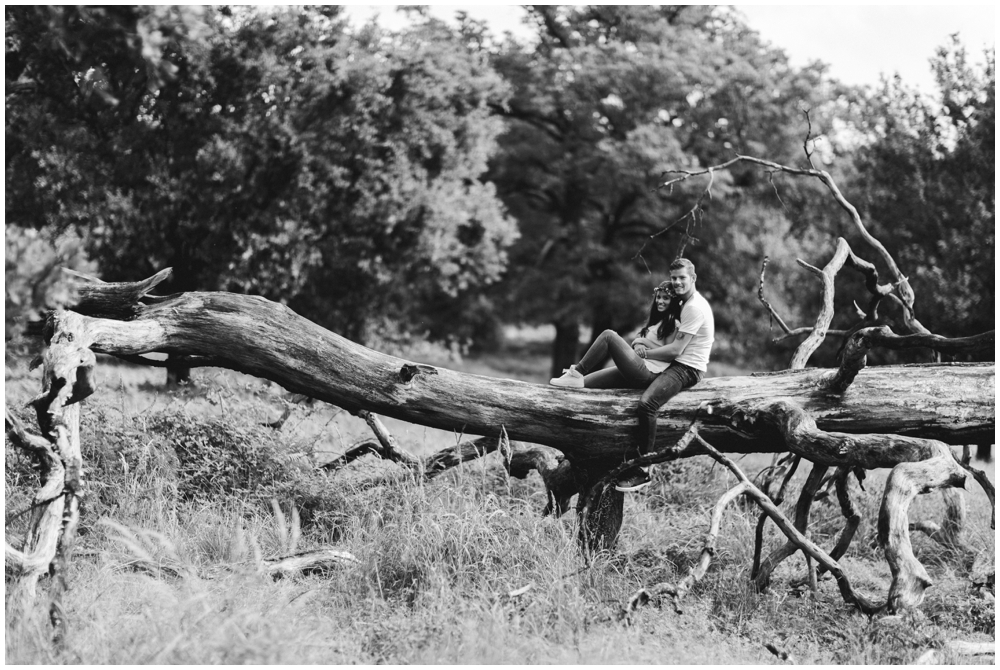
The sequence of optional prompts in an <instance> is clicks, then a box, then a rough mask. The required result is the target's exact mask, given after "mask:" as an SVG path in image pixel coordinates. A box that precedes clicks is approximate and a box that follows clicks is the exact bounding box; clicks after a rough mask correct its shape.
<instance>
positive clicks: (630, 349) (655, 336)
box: [549, 281, 680, 389]
mask: <svg viewBox="0 0 1000 670" xmlns="http://www.w3.org/2000/svg"><path fill="white" fill-rule="evenodd" d="M673 298H674V292H673V290H672V289H671V287H670V282H669V281H665V282H662V283H661V284H660V285H659V286H657V287H656V288H655V289H653V303H652V304H651V305H650V306H649V318H648V319H647V320H646V325H645V327H644V328H643V329H642V330H640V331H639V335H638V336H637V337H636V338H635V339H633V340H632V343H631V344H629V343H627V342H626V341H625V340H624V339H623V338H622V337H621V336H620V335H619V334H618V333H616V332H615V331H613V330H606V331H604V332H603V333H601V334H600V336H599V337H598V338H597V339H596V340H595V341H594V343H593V344H592V345H590V349H589V350H587V353H586V354H584V356H583V358H582V359H580V362H579V363H578V364H576V365H571V366H570V367H569V369H568V370H566V371H565V374H563V376H562V377H557V378H553V379H551V380H549V384H551V385H552V386H561V387H564V388H588V389H628V388H630V389H644V388H646V387H648V386H649V385H650V383H652V381H653V380H654V379H655V378H656V376H657V375H658V374H659V373H661V372H663V371H664V370H666V369H667V367H669V363H667V362H665V361H656V360H651V359H648V358H646V357H645V356H646V352H647V351H648V350H650V349H655V348H657V347H662V346H663V345H665V344H669V343H670V342H673V341H674V339H675V338H676V337H677V320H678V319H679V318H680V306H679V305H677V304H676V301H675V300H673ZM608 355H610V356H611V360H612V361H614V366H613V367H609V368H605V369H603V370H601V369H599V368H600V366H601V365H602V364H603V363H604V361H605V360H606V359H607V357H608ZM588 370H594V372H591V373H589V374H588V373H587V371H588Z"/></svg>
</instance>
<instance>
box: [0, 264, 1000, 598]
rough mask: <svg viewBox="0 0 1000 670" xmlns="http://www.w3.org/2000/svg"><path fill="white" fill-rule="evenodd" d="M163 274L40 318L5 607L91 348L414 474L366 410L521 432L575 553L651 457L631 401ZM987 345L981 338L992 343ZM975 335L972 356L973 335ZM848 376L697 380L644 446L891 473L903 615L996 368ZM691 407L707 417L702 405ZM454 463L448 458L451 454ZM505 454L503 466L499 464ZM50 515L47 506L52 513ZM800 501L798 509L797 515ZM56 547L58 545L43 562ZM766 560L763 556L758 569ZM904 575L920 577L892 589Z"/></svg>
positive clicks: (22, 581)
mask: <svg viewBox="0 0 1000 670" xmlns="http://www.w3.org/2000/svg"><path fill="white" fill-rule="evenodd" d="M167 274H168V271H164V272H161V273H159V274H158V275H156V276H155V277H152V278H150V279H148V280H146V281H144V282H140V283H138V284H105V283H102V282H97V281H90V282H88V283H85V284H83V286H82V287H81V290H80V293H81V300H80V302H79V303H78V304H77V305H76V306H75V307H74V308H73V309H72V310H60V311H57V312H55V313H54V314H52V315H51V316H50V318H49V321H48V324H47V326H46V333H45V337H46V343H47V344H48V348H47V350H46V352H45V355H44V359H43V362H44V365H45V372H44V376H43V390H42V393H41V394H39V396H38V397H37V398H35V399H34V400H33V401H32V404H33V406H34V407H35V409H36V412H37V414H38V420H39V426H40V428H41V431H42V436H41V437H40V438H39V437H37V436H36V437H34V438H29V439H27V442H30V443H31V444H34V442H36V441H38V440H41V441H43V442H46V443H47V444H48V445H51V446H50V447H49V448H50V450H51V451H52V452H53V453H55V454H57V455H58V460H59V463H60V464H61V466H62V467H63V468H64V470H65V473H63V474H60V473H58V472H57V471H58V467H57V466H56V465H52V466H51V467H50V468H49V470H48V472H46V473H44V474H45V477H46V480H45V487H44V488H46V490H48V489H55V491H56V492H55V493H54V494H53V497H52V498H51V499H50V500H47V501H42V502H45V505H40V509H43V510H47V511H44V512H40V513H39V519H40V520H41V519H42V517H44V516H45V514H49V516H54V519H55V522H45V524H46V525H45V526H44V531H43V530H39V529H40V528H41V526H38V527H37V528H35V530H34V531H33V532H35V533H43V534H44V535H45V537H44V538H43V539H44V541H41V540H31V542H29V545H28V546H26V549H25V550H23V551H19V550H14V549H13V548H11V547H8V548H7V560H8V563H11V564H13V565H14V566H15V567H18V568H19V569H20V571H21V575H20V577H19V579H18V580H17V581H16V582H15V588H14V589H13V590H12V592H14V593H17V594H21V595H19V596H18V597H19V598H21V600H22V601H26V600H28V599H30V597H31V596H32V595H33V593H34V584H35V582H37V579H38V578H39V576H40V575H41V573H40V572H38V571H37V570H32V569H30V566H34V565H38V564H41V565H46V566H47V565H49V564H51V563H52V561H54V560H55V561H59V560H61V561H65V560H67V558H68V555H69V551H70V550H71V549H72V537H73V528H75V523H76V505H77V495H76V491H77V490H78V487H79V480H80V477H81V461H80V458H79V430H78V423H77V422H78V415H77V414H76V412H77V407H78V405H76V404H75V403H78V402H79V401H80V400H82V399H84V398H85V397H87V395H89V394H90V393H92V392H93V389H94V384H93V382H92V374H93V365H94V352H97V353H104V354H111V355H115V356H120V357H124V358H129V359H130V360H135V359H136V358H135V357H137V356H141V355H142V354H145V353H151V352H163V353H168V354H171V355H174V356H183V357H184V358H185V362H186V363H187V364H189V365H191V366H192V367H194V366H206V365H207V366H217V367H224V368H228V369H232V370H237V371H240V372H244V373H247V374H251V375H254V376H257V377H261V378H264V379H269V380H271V381H274V382H277V383H279V384H281V385H282V386H284V387H285V388H286V389H288V390H289V391H292V392H294V393H301V394H303V395H306V396H309V397H312V398H317V399H320V400H323V401H326V402H329V403H331V404H334V405H337V406H339V407H342V408H344V409H346V410H348V411H350V412H352V413H354V414H357V415H360V416H364V417H366V418H367V419H368V420H369V423H370V425H372V427H373V430H375V432H376V435H377V436H378V438H379V446H380V448H381V450H382V451H383V452H384V453H385V454H388V455H390V457H392V458H393V459H394V460H398V461H400V462H402V463H404V464H405V465H407V466H409V467H423V464H422V463H417V462H416V461H414V460H413V457H412V456H409V455H408V454H406V453H405V450H401V449H399V447H398V445H394V444H393V440H392V439H391V436H388V435H387V434H379V433H380V431H379V429H378V424H377V417H376V416H375V415H373V414H372V412H378V413H381V414H385V415H387V416H392V417H395V418H398V419H402V420H405V421H409V422H412V423H417V424H420V425H424V426H430V427H434V428H441V429H446V430H452V431H455V432H457V433H460V434H465V435H482V436H484V437H485V438H486V439H487V440H494V441H496V440H500V442H498V445H499V444H502V441H503V440H520V441H524V442H530V443H537V444H541V445H546V446H549V447H553V448H555V449H558V450H559V451H561V452H562V453H563V455H564V456H565V460H566V465H565V467H566V468H568V469H569V470H570V471H571V472H570V473H569V474H567V473H566V472H565V468H564V472H563V473H562V475H563V476H562V477H561V481H562V483H563V484H564V488H562V489H560V490H558V491H552V490H551V489H550V496H551V497H550V505H551V506H552V507H553V508H555V509H556V510H559V509H562V508H564V507H565V503H566V501H568V497H570V496H571V495H573V493H575V492H580V493H581V495H580V497H579V503H578V509H579V510H580V511H581V538H582V539H583V541H584V545H585V548H586V549H587V550H591V549H599V548H601V547H610V546H612V545H613V544H614V542H615V539H616V536H617V532H618V529H619V527H620V525H621V516H622V495H621V494H620V493H618V492H616V491H614V490H613V489H608V487H607V486H605V485H603V484H602V482H605V483H606V482H607V479H606V476H607V475H608V472H609V471H611V470H614V469H615V468H618V469H619V470H620V469H621V467H623V466H622V464H623V463H624V462H625V461H628V460H629V459H633V460H634V461H635V462H654V461H651V460H649V458H650V457H649V456H646V457H641V458H638V459H635V458H634V457H635V456H637V454H636V452H635V450H634V447H633V444H634V440H635V431H636V427H637V421H636V418H635V413H634V412H635V406H636V398H637V394H636V392H634V391H595V390H589V391H586V390H580V391H568V390H563V389H554V388H550V387H546V386H541V385H538V384H529V383H525V382H521V381H516V380H510V379H495V378H488V377H482V376H478V375H470V374H462V373H458V372H454V371H451V370H447V369H443V368H437V367H433V366H429V365H423V364H419V363H413V362H409V361H405V360H401V359H398V358H394V357H392V356H387V355H385V354H381V353H378V352H376V351H372V350H371V349H367V348H365V347H363V346H361V345H358V344H355V343H353V342H351V341H349V340H347V339H345V338H343V337H340V336H338V335H336V334H334V333H331V332H329V331H327V330H325V329H323V328H321V327H319V326H317V325H316V324H314V323H312V322H310V321H308V320H307V319H304V318H302V317H300V316H298V315H297V314H295V313H294V312H293V311H291V310H290V309H288V308H287V307H285V306H283V305H280V304H277V303H273V302H270V301H268V300H265V299H263V298H260V297H255V296H244V295H235V294H230V293H221V292H217V293H182V294H177V295H173V296H166V297H153V296H149V295H147V293H148V291H149V290H150V289H151V288H152V287H154V286H155V285H156V284H157V283H158V282H159V281H162V280H163V279H164V278H166V276H167ZM140 299H144V300H145V302H140ZM123 319H124V320H123ZM884 335H885V334H884V333H883V334H882V336H884ZM988 341H989V342H992V333H990V334H989V338H988ZM977 342H978V344H977V346H980V345H981V343H982V340H978V341H977ZM856 367H857V368H858V369H857V370H852V375H853V377H852V379H851V381H850V383H849V385H848V386H846V387H844V386H843V381H842V377H838V380H839V381H838V384H839V386H838V388H837V389H833V388H832V387H831V386H830V382H831V380H832V379H833V378H834V377H835V376H836V373H835V372H834V371H831V370H815V369H814V370H796V371H790V372H784V373H770V374H763V375H755V376H748V377H728V378H718V379H708V380H705V381H704V382H702V383H701V384H699V385H698V386H697V387H695V388H694V389H691V390H688V391H685V392H683V393H681V394H680V395H678V396H677V397H676V398H675V399H673V400H672V401H671V403H670V405H669V407H668V408H667V409H666V411H665V412H663V414H662V417H661V422H660V426H661V428H660V431H659V433H658V441H657V448H658V452H657V453H660V452H662V451H664V450H666V451H670V447H669V446H668V445H673V444H674V443H675V442H677V441H678V440H679V439H680V438H681V437H682V436H684V435H685V433H686V432H687V431H688V429H689V428H690V426H691V424H692V422H693V421H694V420H696V419H697V420H698V421H699V429H698V432H699V440H700V439H704V440H707V441H708V442H710V443H711V444H712V445H714V448H715V449H718V450H719V451H720V452H737V453H746V452H764V453H780V452H786V451H791V452H793V453H795V454H796V455H798V456H800V457H801V458H804V459H806V460H809V461H811V462H813V463H814V464H815V466H816V467H817V468H824V469H825V468H827V467H830V466H834V467H845V468H853V469H858V468H883V467H885V468H894V473H893V476H892V477H890V481H889V484H888V485H887V490H886V498H887V500H894V501H895V502H891V503H889V504H888V507H886V504H884V505H883V508H884V509H889V510H890V513H888V516H887V517H886V519H885V523H884V525H885V529H886V530H885V533H883V532H882V526H883V520H882V519H881V518H880V537H882V538H883V539H884V541H885V542H886V554H887V557H888V556H896V558H895V559H890V565H891V566H892V565H893V563H892V561H893V560H896V561H897V565H904V566H905V567H904V568H903V569H902V572H901V573H900V574H902V577H898V578H897V574H896V572H897V571H896V569H895V567H894V568H893V569H894V573H893V574H894V582H893V589H891V590H890V597H889V601H890V603H893V602H894V603H896V604H897V605H898V606H913V605H915V604H916V603H917V602H919V598H920V594H921V593H922V590H923V587H924V586H926V582H927V580H925V579H924V575H922V574H921V572H922V567H919V563H916V559H914V558H913V557H912V552H910V553H909V555H907V551H908V546H909V542H908V535H907V533H908V523H907V518H906V516H907V515H906V506H907V505H908V502H909V500H910V499H911V498H912V496H913V495H915V494H916V493H917V492H926V491H927V490H930V488H933V487H938V486H956V485H957V486H960V485H961V483H962V482H961V479H962V478H961V477H960V476H958V474H957V473H958V472H960V471H961V469H960V468H958V466H957V465H954V464H953V463H950V462H949V459H950V460H951V461H954V462H955V463H957V461H956V460H955V459H954V456H953V455H952V454H951V452H950V450H949V449H948V447H947V446H946V445H945V443H951V444H969V443H976V442H980V441H983V440H989V441H992V440H993V434H994V430H995V407H994V397H995V395H994V383H995V382H994V379H995V367H994V365H993V364H992V363H989V364H965V365H915V366H895V367H880V368H861V367H860V366H856ZM705 407H712V408H713V410H714V411H713V412H711V413H706V412H705V411H704V408H705ZM8 428H9V430H10V427H8ZM21 432H22V433H23V430H22V431H21ZM382 432H384V430H383V431H382ZM74 440H75V442H74ZM687 446H690V444H688V445H687ZM29 448H32V447H31V446H30V445H29ZM686 448H687V447H684V448H681V449H679V450H678V448H674V449H673V453H675V454H677V455H678V457H680V456H684V455H694V454H696V453H705V451H704V450H703V449H702V448H700V447H699V448H698V449H694V450H691V451H685V449H686ZM475 453H476V454H478V453H479V451H478V450H476V451H475ZM537 456H538V455H537V454H536V455H535V456H534V457H537ZM470 457H471V456H470ZM462 460H464V457H463V456H462V455H461V454H458V455H457V456H456V457H455V460H454V462H455V463H458V462H461V461H462ZM543 460H544V459H543ZM507 461H508V462H509V463H510V464H511V466H513V456H511V457H509V458H507ZM953 465H954V467H953ZM914 466H916V467H914ZM518 467H520V468H523V467H524V464H523V463H522V464H520V465H519V466H518ZM559 467H563V466H562V465H560V466H559ZM897 471H898V473H899V474H897ZM918 471H919V472H918ZM907 473H909V474H907ZM913 473H917V475H914V474H913ZM914 477H915V478H914ZM984 479H985V478H983V479H981V480H980V481H983V480H984ZM988 484H989V482H988V481H987V482H986V485H988ZM991 490H992V487H991V486H990V491H991ZM991 495H992V494H991ZM897 498H898V499H897ZM758 502H760V501H758ZM810 502H811V498H810ZM54 505H61V506H60V507H59V508H58V509H56V507H53V506H54ZM805 509H806V513H807V511H808V505H806V506H805ZM39 523H41V521H39ZM803 523H805V521H804V519H800V518H798V517H797V519H796V522H795V528H791V526H789V524H784V525H785V526H789V528H791V530H789V529H786V528H784V527H783V528H782V529H783V531H786V532H787V534H789V537H790V539H791V540H792V541H793V542H795V543H796V544H795V546H796V547H797V548H798V549H803V550H806V549H807V547H808V545H807V544H804V543H803V541H802V540H801V539H798V538H797V536H796V532H797V533H798V534H801V535H803V536H804V530H805V528H804V526H803V525H802V524H803ZM781 525H782V524H779V526H781ZM793 531H796V532H793ZM50 535H51V537H50ZM52 538H55V539H56V540H58V542H56V541H54V540H52ZM848 541H849V540H848ZM57 544H58V547H59V550H58V552H56V553H53V549H54V548H55V546H56V545H57ZM780 551H784V553H787V551H785V550H780ZM808 551H810V552H811V549H810V550H808ZM780 560H781V557H776V558H773V559H771V560H770V561H769V562H768V563H767V565H768V566H769V568H768V570H771V569H773V565H775V564H776V562H779V561H780ZM914 563H915V565H914ZM827 567H828V568H831V569H833V568H832V566H830V565H827ZM58 572H60V571H59V570H57V573H58ZM768 574H769V572H768ZM835 574H836V572H835ZM911 577H912V578H913V579H915V580H916V581H917V582H920V584H916V585H914V584H910V583H908V582H907V583H905V584H904V582H906V580H907V579H910V578H911ZM761 580H762V578H759V579H758V582H760V581H761ZM763 581H765V582H766V578H765V579H763ZM838 581H839V580H838ZM22 604H23V603H22Z"/></svg>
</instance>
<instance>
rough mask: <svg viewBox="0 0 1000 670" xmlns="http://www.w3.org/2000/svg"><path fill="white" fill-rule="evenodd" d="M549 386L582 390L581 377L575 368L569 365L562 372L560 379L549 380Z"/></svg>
mask: <svg viewBox="0 0 1000 670" xmlns="http://www.w3.org/2000/svg"><path fill="white" fill-rule="evenodd" d="M549 385H550V386H561V387H563V388H568V389H582V388H583V375H581V374H580V373H579V372H577V371H576V366H575V365H571V366H569V367H568V368H567V369H565V370H563V376H562V377H553V378H552V379H550V380H549Z"/></svg>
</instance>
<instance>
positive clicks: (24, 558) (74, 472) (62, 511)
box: [5, 311, 96, 641]
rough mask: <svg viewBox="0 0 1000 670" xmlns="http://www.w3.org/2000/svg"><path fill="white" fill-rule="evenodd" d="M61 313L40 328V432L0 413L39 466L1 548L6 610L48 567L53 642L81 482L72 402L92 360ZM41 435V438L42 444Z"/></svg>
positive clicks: (24, 604) (59, 625)
mask: <svg viewBox="0 0 1000 670" xmlns="http://www.w3.org/2000/svg"><path fill="white" fill-rule="evenodd" d="M67 314H69V313H68V312H64V311H60V312H56V313H55V314H53V315H52V316H51V317H50V319H49V322H48V324H47V326H46V331H47V339H48V347H47V348H46V350H45V353H44V355H43V359H42V360H43V374H42V392H41V393H40V394H39V395H38V396H36V397H35V398H34V399H33V400H32V401H31V405H32V406H33V407H34V408H35V413H36V415H37V417H38V424H39V426H40V428H41V430H42V437H36V436H29V434H28V433H27V431H25V430H24V429H23V427H19V424H18V422H17V420H16V418H14V417H13V415H11V414H10V413H9V412H7V413H6V418H5V423H6V424H7V426H8V427H9V432H11V434H12V435H14V436H15V437H16V439H15V441H16V442H20V443H21V444H23V445H27V446H28V448H29V449H31V450H32V451H33V453H35V455H36V456H38V457H39V458H40V461H41V462H42V464H43V466H42V471H43V472H42V474H43V485H42V487H41V489H40V490H39V491H38V492H37V493H36V496H35V502H34V509H33V512H32V516H31V520H30V522H29V527H28V532H27V535H26V536H25V539H24V545H23V548H22V549H21V550H19V551H18V550H13V548H11V547H5V561H6V562H8V563H10V564H12V565H13V566H16V571H17V574H16V576H15V577H14V579H13V580H12V583H11V586H10V589H9V591H8V593H7V606H8V610H7V612H8V616H10V617H11V618H12V619H13V620H18V619H19V618H20V617H21V616H22V615H23V613H24V612H26V611H27V609H28V608H29V607H30V606H31V604H32V603H33V602H34V600H35V594H36V587H37V584H38V580H39V579H40V578H41V577H42V575H44V574H46V573H48V574H49V575H50V576H51V577H52V588H51V590H50V593H49V600H50V605H49V617H50V619H51V621H52V623H53V626H54V633H55V639H56V640H57V641H58V640H61V639H62V637H63V635H64V633H65V626H64V619H63V615H62V594H63V593H64V591H65V590H66V588H67V584H66V571H67V568H68V561H69V559H70V556H71V554H72V551H73V546H74V544H75V540H76V528H77V523H78V520H79V494H80V491H81V488H82V486H83V457H82V455H81V452H80V406H79V404H78V403H79V401H80V400H83V399H84V398H86V397H87V396H88V395H90V394H91V393H92V392H93V390H94V383H93V378H92V373H93V367H94V364H95V361H96V359H95V356H94V353H93V352H92V351H91V350H90V349H89V348H88V343H87V342H85V341H80V340H79V339H77V338H76V337H75V336H74V333H73V332H72V331H70V330H67V329H65V328H63V327H62V326H63V325H64V323H63V321H64V319H63V317H64V316H65V315H67ZM43 441H44V442H47V443H48V444H47V445H45V446H43V444H42V442H43Z"/></svg>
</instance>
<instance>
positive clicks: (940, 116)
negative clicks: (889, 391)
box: [854, 38, 996, 336]
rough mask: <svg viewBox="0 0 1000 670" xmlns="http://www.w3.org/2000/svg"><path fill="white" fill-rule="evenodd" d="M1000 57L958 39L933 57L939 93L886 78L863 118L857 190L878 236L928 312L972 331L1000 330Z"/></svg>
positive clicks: (958, 329) (936, 324) (937, 322)
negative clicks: (999, 203)
mask: <svg viewBox="0 0 1000 670" xmlns="http://www.w3.org/2000/svg"><path fill="white" fill-rule="evenodd" d="M995 63H996V60H995V53H994V52H993V51H992V50H990V51H988V52H986V53H985V54H984V59H983V61H982V62H981V63H979V64H976V63H973V62H971V59H970V57H969V55H968V53H967V51H966V49H965V47H964V46H962V44H961V43H960V42H959V41H958V40H957V38H956V39H954V40H953V42H952V43H951V44H949V45H947V46H944V47H941V48H940V49H939V50H938V53H937V54H936V56H935V58H934V59H933V61H932V67H933V69H934V73H935V78H936V80H937V85H938V89H939V90H938V94H937V95H935V96H925V95H921V94H919V93H916V92H914V91H912V90H910V89H908V88H907V87H906V85H905V84H904V82H902V81H900V80H899V79H894V80H891V81H886V82H884V83H883V85H882V87H881V89H880V90H879V91H877V93H876V95H874V96H872V97H871V98H870V99H868V101H867V107H866V109H865V110H864V113H863V114H862V115H861V118H862V119H863V120H864V121H865V125H864V129H865V131H866V132H867V133H868V134H869V137H870V138H871V141H870V142H869V143H868V144H867V145H866V146H864V147H863V148H862V149H861V150H860V151H859V152H858V160H857V165H858V168H857V169H858V174H857V180H856V184H855V187H854V190H855V192H856V193H857V194H858V204H859V207H860V208H861V209H862V213H863V215H865V216H867V219H868V221H869V222H870V227H871V230H872V232H873V233H874V234H875V235H876V236H877V237H879V239H881V240H883V242H884V243H885V245H886V247H887V248H888V249H889V250H890V251H891V252H892V253H893V254H894V256H895V258H896V260H897V262H898V263H899V264H900V266H901V267H902V268H903V269H904V272H906V273H907V275H908V277H909V280H910V283H911V285H912V286H913V289H914V292H915V293H916V296H917V301H916V304H915V305H914V307H915V309H916V313H917V316H918V318H920V319H921V321H922V322H923V323H924V325H925V326H926V327H927V328H929V329H930V330H932V331H933V332H936V333H940V334H942V335H947V336H965V335H971V334H975V333H981V332H985V331H988V330H993V329H994V327H995V318H996V317H995V308H994V307H995V306H994V302H995V275H996V273H995V262H996V261H995V258H996V255H995V254H996V252H995V229H996V148H995V147H996V66H995Z"/></svg>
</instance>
